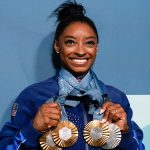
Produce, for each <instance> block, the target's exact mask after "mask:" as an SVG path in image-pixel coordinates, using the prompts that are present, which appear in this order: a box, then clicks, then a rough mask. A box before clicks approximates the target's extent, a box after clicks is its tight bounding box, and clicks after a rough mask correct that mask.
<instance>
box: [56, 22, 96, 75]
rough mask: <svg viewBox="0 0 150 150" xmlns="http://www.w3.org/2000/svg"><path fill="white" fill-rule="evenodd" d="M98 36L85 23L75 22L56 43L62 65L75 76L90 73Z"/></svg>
mask: <svg viewBox="0 0 150 150" xmlns="http://www.w3.org/2000/svg"><path fill="white" fill-rule="evenodd" d="M97 47H98V43H97V36H96V33H95V32H94V31H93V29H92V28H91V27H90V26H89V25H88V24H87V23H84V22H79V21H78V22H73V23H71V24H70V25H69V26H67V28H66V29H65V30H64V31H63V33H62V34H61V35H60V37H59V39H58V40H56V41H55V50H56V51H57V53H59V55H60V60H61V64H62V66H63V67H64V68H66V69H67V70H69V71H70V72H71V73H72V74H73V75H80V74H81V75H82V74H85V73H87V72H88V71H89V69H90V68H91V66H92V64H93V63H94V60H95V57H96V52H97Z"/></svg>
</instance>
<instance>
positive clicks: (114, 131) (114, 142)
mask: <svg viewBox="0 0 150 150" xmlns="http://www.w3.org/2000/svg"><path fill="white" fill-rule="evenodd" d="M109 132H110V136H109V138H108V140H107V142H106V143H105V144H104V145H103V146H102V148H104V149H114V148H115V147H117V146H118V145H119V143H120V141H121V132H120V129H119V128H118V127H117V125H115V124H110V125H109Z"/></svg>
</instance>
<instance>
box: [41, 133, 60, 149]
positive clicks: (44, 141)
mask: <svg viewBox="0 0 150 150" xmlns="http://www.w3.org/2000/svg"><path fill="white" fill-rule="evenodd" d="M39 142H40V145H41V148H42V149H43V150H62V148H60V147H58V146H57V145H56V144H55V143H54V141H53V138H52V135H51V131H48V132H46V133H45V134H43V135H42V137H40V139H39Z"/></svg>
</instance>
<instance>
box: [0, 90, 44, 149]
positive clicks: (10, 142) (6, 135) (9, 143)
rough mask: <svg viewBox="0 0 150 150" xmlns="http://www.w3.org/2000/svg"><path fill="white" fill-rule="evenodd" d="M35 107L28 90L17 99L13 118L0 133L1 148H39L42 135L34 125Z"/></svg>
mask: <svg viewBox="0 0 150 150" xmlns="http://www.w3.org/2000/svg"><path fill="white" fill-rule="evenodd" d="M35 113H36V112H35V108H34V105H33V102H32V101H31V96H30V93H29V92H28V91H27V90H26V91H24V92H22V93H21V94H20V96H19V97H18V98H17V100H16V101H15V103H14V105H13V107H12V112H11V120H10V121H9V122H7V123H6V124H5V126H4V127H3V129H2V130H1V133H0V150H19V149H32V150H34V149H37V147H38V146H39V142H38V139H39V137H40V136H41V135H42V134H41V133H40V132H38V131H37V130H35V129H34V128H33V126H32V119H33V118H34V116H35Z"/></svg>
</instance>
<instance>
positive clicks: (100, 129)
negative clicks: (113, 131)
mask: <svg viewBox="0 0 150 150" xmlns="http://www.w3.org/2000/svg"><path fill="white" fill-rule="evenodd" d="M109 134H110V133H109V128H108V126H107V125H106V124H102V123H101V122H100V121H99V120H94V121H91V122H89V123H88V124H87V125H86V126H85V128H84V130H83V136H84V139H85V141H86V142H87V143H88V144H89V145H91V146H94V147H101V146H102V145H104V144H105V143H106V141H107V140H108V138H109Z"/></svg>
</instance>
